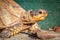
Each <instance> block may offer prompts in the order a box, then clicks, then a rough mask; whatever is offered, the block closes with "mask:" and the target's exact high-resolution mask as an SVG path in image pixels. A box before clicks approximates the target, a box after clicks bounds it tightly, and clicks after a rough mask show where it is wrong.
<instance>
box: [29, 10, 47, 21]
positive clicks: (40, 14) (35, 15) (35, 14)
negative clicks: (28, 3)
mask: <svg viewBox="0 0 60 40" xmlns="http://www.w3.org/2000/svg"><path fill="white" fill-rule="evenodd" d="M30 15H31V17H32V19H33V20H35V21H41V20H44V19H45V18H46V16H47V12H46V11H45V10H42V9H39V10H32V11H30Z"/></svg>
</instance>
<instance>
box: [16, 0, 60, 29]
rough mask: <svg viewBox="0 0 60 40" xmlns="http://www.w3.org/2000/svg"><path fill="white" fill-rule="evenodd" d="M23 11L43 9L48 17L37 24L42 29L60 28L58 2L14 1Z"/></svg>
mask: <svg viewBox="0 0 60 40" xmlns="http://www.w3.org/2000/svg"><path fill="white" fill-rule="evenodd" d="M15 1H16V2H17V3H18V4H19V5H21V6H22V7H23V8H24V9H25V10H31V9H32V10H35V9H45V10H46V11H47V12H48V16H47V17H46V19H45V20H43V21H40V22H38V24H39V26H40V27H41V28H42V29H48V28H52V27H55V26H60V0H15Z"/></svg>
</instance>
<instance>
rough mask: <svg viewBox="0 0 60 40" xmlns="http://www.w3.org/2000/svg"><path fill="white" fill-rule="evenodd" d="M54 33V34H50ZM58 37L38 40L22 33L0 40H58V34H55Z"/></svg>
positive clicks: (0, 39)
mask: <svg viewBox="0 0 60 40" xmlns="http://www.w3.org/2000/svg"><path fill="white" fill-rule="evenodd" d="M51 33H54V32H51ZM56 34H58V36H57V37H56V38H52V39H38V38H37V37H32V36H29V35H27V34H24V33H19V34H17V35H15V36H12V37H11V38H0V40H60V33H56Z"/></svg>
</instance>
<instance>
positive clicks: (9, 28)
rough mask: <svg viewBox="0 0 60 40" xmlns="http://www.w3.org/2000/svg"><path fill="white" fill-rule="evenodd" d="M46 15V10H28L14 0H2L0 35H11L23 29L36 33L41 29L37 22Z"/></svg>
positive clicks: (0, 0) (0, 7)
mask: <svg viewBox="0 0 60 40" xmlns="http://www.w3.org/2000/svg"><path fill="white" fill-rule="evenodd" d="M46 16H47V12H46V10H43V9H36V10H29V11H26V10H24V9H23V8H22V7H21V6H20V5H18V4H17V3H16V2H15V1H13V0H0V37H11V36H14V35H16V34H18V33H19V32H22V31H24V32H28V33H30V34H35V33H37V31H41V28H40V27H39V25H38V24H37V22H39V21H42V20H44V19H45V18H46Z"/></svg>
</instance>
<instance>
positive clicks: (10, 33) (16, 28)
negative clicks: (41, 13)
mask: <svg viewBox="0 0 60 40" xmlns="http://www.w3.org/2000/svg"><path fill="white" fill-rule="evenodd" d="M27 28H29V27H26V26H23V25H21V24H16V25H14V26H12V27H9V28H6V29H4V30H3V31H2V32H1V33H0V36H1V37H11V36H14V35H16V34H18V33H19V32H21V31H22V30H24V29H27Z"/></svg>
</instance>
